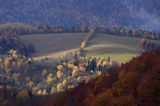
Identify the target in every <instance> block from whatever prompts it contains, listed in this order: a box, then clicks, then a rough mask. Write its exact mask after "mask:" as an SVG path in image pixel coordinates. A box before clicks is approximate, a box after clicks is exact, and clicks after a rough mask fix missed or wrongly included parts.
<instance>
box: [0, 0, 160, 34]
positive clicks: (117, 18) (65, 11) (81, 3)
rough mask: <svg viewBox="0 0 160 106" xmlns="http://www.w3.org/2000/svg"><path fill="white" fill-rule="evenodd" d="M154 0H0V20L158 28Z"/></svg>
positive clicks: (157, 5) (159, 7) (159, 22)
mask: <svg viewBox="0 0 160 106" xmlns="http://www.w3.org/2000/svg"><path fill="white" fill-rule="evenodd" d="M159 10H160V2H159V1H158V0H154V1H153V0H123V2H122V1H120V0H39V1H37V0H5V1H3V0H1V1H0V23H6V22H24V23H32V24H54V25H60V26H69V27H75V26H77V25H79V24H86V25H88V26H90V27H95V26H101V27H117V26H118V27H124V26H127V27H138V28H141V29H146V30H155V31H159V26H160V20H159V19H160V11H159Z"/></svg>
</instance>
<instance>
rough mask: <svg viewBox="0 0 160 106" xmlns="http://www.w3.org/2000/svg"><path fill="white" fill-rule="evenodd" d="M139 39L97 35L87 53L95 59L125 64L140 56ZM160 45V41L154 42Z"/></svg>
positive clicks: (86, 50) (89, 44)
mask: <svg viewBox="0 0 160 106" xmlns="http://www.w3.org/2000/svg"><path fill="white" fill-rule="evenodd" d="M138 41H139V38H133V37H126V36H113V35H109V34H101V33H96V35H95V36H94V37H93V38H92V39H91V40H90V41H89V42H88V44H87V46H88V47H86V48H85V53H86V55H88V56H93V57H108V56H109V57H111V58H112V59H113V60H116V61H118V62H120V63H125V62H127V61H129V60H130V59H131V58H133V57H135V56H137V55H138ZM152 42H154V43H156V44H158V45H160V41H158V40H156V41H155V40H152Z"/></svg>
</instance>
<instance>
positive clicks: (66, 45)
mask: <svg viewBox="0 0 160 106" xmlns="http://www.w3.org/2000/svg"><path fill="white" fill-rule="evenodd" d="M86 35H87V33H65V34H64V33H57V34H33V35H24V36H21V39H22V40H23V41H24V42H28V43H32V44H33V45H34V46H35V48H36V52H35V53H34V54H33V57H48V56H49V57H51V56H54V54H56V55H58V54H60V53H62V51H65V52H67V51H68V52H69V51H74V50H76V49H77V48H79V46H80V44H81V42H82V41H83V40H84V39H85V37H86ZM59 52H60V53H59Z"/></svg>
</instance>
